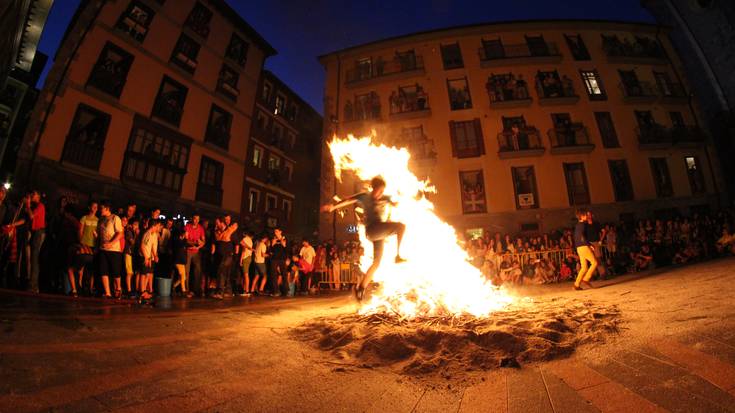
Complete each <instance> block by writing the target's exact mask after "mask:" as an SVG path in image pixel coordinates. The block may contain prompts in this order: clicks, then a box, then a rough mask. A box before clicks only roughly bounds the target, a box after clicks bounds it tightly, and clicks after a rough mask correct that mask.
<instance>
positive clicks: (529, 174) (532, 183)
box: [510, 166, 539, 209]
mask: <svg viewBox="0 0 735 413" xmlns="http://www.w3.org/2000/svg"><path fill="white" fill-rule="evenodd" d="M510 170H511V175H512V176H513V188H514V189H515V195H516V209H532V208H538V207H539V202H538V201H539V199H538V191H537V189H536V172H535V171H534V169H533V166H521V167H512V168H510Z"/></svg>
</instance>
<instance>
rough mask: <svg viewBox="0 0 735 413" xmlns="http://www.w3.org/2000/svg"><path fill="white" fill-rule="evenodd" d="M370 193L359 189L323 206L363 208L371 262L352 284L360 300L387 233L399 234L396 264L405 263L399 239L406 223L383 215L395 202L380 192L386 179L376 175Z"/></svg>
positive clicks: (374, 268) (328, 210)
mask: <svg viewBox="0 0 735 413" xmlns="http://www.w3.org/2000/svg"><path fill="white" fill-rule="evenodd" d="M370 187H371V189H372V190H371V191H370V192H360V193H358V194H355V195H353V196H351V197H349V198H347V199H345V200H343V201H340V202H338V203H336V204H327V205H324V206H322V211H324V212H334V211H336V210H338V209H341V208H344V207H346V206H349V205H352V204H355V203H358V204H359V205H360V206H361V207H362V208H363V210H364V211H365V213H364V217H363V223H364V224H365V236H366V237H367V239H368V240H370V241H372V243H373V262H372V264H370V268H368V270H367V272H366V273H365V277H363V279H362V280H361V282H360V283H358V284H357V285H356V286H355V295H356V296H357V299H358V300H359V301H361V300H362V298H363V294H364V292H365V288H366V287H367V286H368V285H370V281H372V279H373V274H375V271H376V270H377V269H378V266H379V265H380V259H381V258H382V257H383V241H384V240H385V239H386V238H388V237H389V236H391V235H393V234H396V235H397V237H398V247H397V248H396V259H395V261H396V262H397V263H401V262H404V261H405V260H404V259H403V258H401V254H400V252H401V240H402V239H403V233H404V232H405V231H406V226H405V225H404V224H403V223H400V222H391V221H387V220H386V217H385V215H386V214H385V212H386V206H387V205H388V204H391V205H395V202H393V201H391V199H390V197H388V196H387V195H383V191H385V181H384V180H383V178H381V177H379V176H376V177H375V178H373V179H372V180H371V181H370Z"/></svg>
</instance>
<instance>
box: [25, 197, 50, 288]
mask: <svg viewBox="0 0 735 413" xmlns="http://www.w3.org/2000/svg"><path fill="white" fill-rule="evenodd" d="M25 207H26V211H27V212H28V215H29V216H30V218H31V236H30V245H29V247H30V248H27V251H29V252H30V265H29V266H30V271H29V273H30V283H29V286H28V290H29V291H32V292H34V293H36V294H37V293H38V292H39V290H38V274H39V273H40V270H41V261H40V255H41V248H42V247H43V242H44V240H45V239H46V207H45V206H44V204H43V202H41V193H40V192H39V191H35V190H34V191H33V192H31V194H30V196H29V197H27V198H26V205H25Z"/></svg>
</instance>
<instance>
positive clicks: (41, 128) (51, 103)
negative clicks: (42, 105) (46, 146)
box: [26, 0, 107, 184]
mask: <svg viewBox="0 0 735 413" xmlns="http://www.w3.org/2000/svg"><path fill="white" fill-rule="evenodd" d="M105 4H107V0H101V1H100V3H99V6H98V7H97V10H96V11H95V12H94V17H93V18H92V19H91V20H90V21H89V24H88V25H87V27H85V28H84V32H83V33H82V37H81V38H80V39H79V41H78V42H77V44H76V45H75V46H74V50H73V51H72V53H71V55H69V58H68V59H67V61H66V63H65V64H64V69H63V70H62V71H61V76H60V77H59V81H58V82H57V83H56V86H55V87H54V93H53V95H51V100H50V101H49V103H48V105H47V106H46V113H45V114H44V115H43V120H42V121H41V125H40V126H39V127H38V136H37V137H36V139H35V141H34V142H33V150H32V151H31V159H30V162H29V164H28V172H27V174H26V184H30V183H31V176H32V175H33V169H34V166H35V163H36V156H37V155H38V146H39V143H40V142H41V138H42V137H43V133H44V132H45V130H46V123H47V122H48V118H49V116H51V108H52V107H53V106H54V102H56V98H57V97H58V96H59V91H61V85H62V84H63V83H64V79H66V74H67V72H68V71H69V67H70V66H71V62H72V61H73V60H74V56H76V54H77V52H78V51H79V48H80V47H81V46H82V43H84V39H85V38H86V37H87V33H89V31H90V30H92V27H93V26H94V23H95V22H96V21H97V17H99V15H100V12H101V11H102V8H103V7H105ZM86 7H89V5H87V6H86ZM83 14H84V12H83V11H82V12H80V14H79V17H80V18H81V17H82V15H83ZM72 29H73V28H72ZM62 46H63V45H62ZM42 97H43V96H39V99H41V98H42Z"/></svg>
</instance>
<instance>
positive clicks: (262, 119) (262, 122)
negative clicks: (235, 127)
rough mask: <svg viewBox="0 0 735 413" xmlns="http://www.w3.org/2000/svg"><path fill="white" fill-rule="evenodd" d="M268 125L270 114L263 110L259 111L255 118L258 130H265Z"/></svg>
mask: <svg viewBox="0 0 735 413" xmlns="http://www.w3.org/2000/svg"><path fill="white" fill-rule="evenodd" d="M267 126H268V115H266V114H265V113H263V112H260V111H258V114H257V115H256V120H255V127H256V128H258V130H260V131H264V130H265V129H266V127H267Z"/></svg>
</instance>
